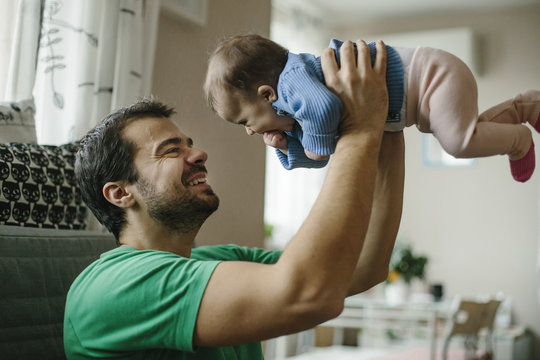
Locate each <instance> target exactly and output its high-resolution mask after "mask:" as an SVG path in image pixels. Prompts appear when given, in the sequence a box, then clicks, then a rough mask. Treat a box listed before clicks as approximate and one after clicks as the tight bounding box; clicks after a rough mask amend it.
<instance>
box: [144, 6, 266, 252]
mask: <svg viewBox="0 0 540 360" xmlns="http://www.w3.org/2000/svg"><path fill="white" fill-rule="evenodd" d="M269 29H270V0H264V1H249V0H228V1H218V0H209V1H208V13H207V25H206V26H203V27H198V26H195V25H189V24H186V23H183V22H179V21H176V20H173V19H171V18H169V17H167V16H163V14H162V15H161V16H160V24H159V34H158V40H157V50H156V58H155V66H154V81H153V92H154V94H155V95H157V96H158V97H159V98H160V99H161V100H163V101H165V102H166V103H168V104H171V105H174V106H175V107H176V109H177V111H178V114H177V116H176V120H177V122H178V124H179V125H180V127H181V129H182V130H183V131H184V133H186V134H188V135H189V136H191V137H192V138H193V139H194V142H195V146H197V147H199V148H201V149H204V150H205V151H206V152H207V153H208V155H209V159H208V162H207V168H208V178H209V182H210V184H211V185H212V187H213V188H214V190H215V191H216V193H217V194H218V195H219V197H220V199H221V204H220V208H219V210H218V211H217V212H216V213H215V214H213V215H212V216H211V217H210V218H209V220H208V221H207V222H206V224H205V225H204V226H203V228H202V230H201V232H200V233H199V236H198V237H197V245H202V244H218V243H236V244H240V245H250V246H262V244H263V239H264V231H263V202H264V160H265V147H264V145H263V143H262V140H261V139H260V138H259V137H256V136H253V137H248V136H246V134H245V131H243V129H241V128H240V127H238V126H233V125H231V124H228V123H225V122H224V121H222V120H219V119H218V118H217V117H216V116H215V115H214V114H213V113H212V112H211V111H210V110H209V109H208V107H207V106H206V103H205V101H204V99H203V93H202V83H203V80H204V76H205V72H206V63H207V59H208V54H209V53H210V52H211V51H212V50H213V49H214V47H215V45H216V44H217V42H218V40H219V39H221V38H223V37H224V36H230V35H234V34H237V33H245V32H257V33H260V34H261V35H266V36H268V33H269Z"/></svg>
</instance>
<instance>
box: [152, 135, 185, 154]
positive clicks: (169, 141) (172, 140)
mask: <svg viewBox="0 0 540 360" xmlns="http://www.w3.org/2000/svg"><path fill="white" fill-rule="evenodd" d="M181 142H182V139H181V138H179V137H173V138H169V139H167V140H163V141H162V142H161V143H160V144H159V145H158V147H157V149H156V153H159V152H161V150H163V148H164V147H166V146H168V145H171V144H175V145H176V144H180V143H181Z"/></svg>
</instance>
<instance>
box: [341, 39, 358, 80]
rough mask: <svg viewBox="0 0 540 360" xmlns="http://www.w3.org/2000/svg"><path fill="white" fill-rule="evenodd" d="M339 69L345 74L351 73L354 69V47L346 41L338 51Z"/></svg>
mask: <svg viewBox="0 0 540 360" xmlns="http://www.w3.org/2000/svg"><path fill="white" fill-rule="evenodd" d="M339 53H340V58H341V69H342V70H343V71H345V73H346V74H348V73H350V72H352V70H353V69H354V68H355V67H356V59H355V58H354V45H353V43H352V42H351V41H349V40H347V41H345V42H344V43H343V45H341V49H340V52H339Z"/></svg>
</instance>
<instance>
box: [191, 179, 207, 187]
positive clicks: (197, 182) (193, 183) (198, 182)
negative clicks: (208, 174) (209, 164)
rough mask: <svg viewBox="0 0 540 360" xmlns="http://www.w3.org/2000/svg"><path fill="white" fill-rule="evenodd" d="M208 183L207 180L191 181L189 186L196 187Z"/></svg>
mask: <svg viewBox="0 0 540 360" xmlns="http://www.w3.org/2000/svg"><path fill="white" fill-rule="evenodd" d="M205 182H206V178H200V179H195V180H193V181H190V182H189V184H188V185H189V186H195V185H197V184H201V183H205Z"/></svg>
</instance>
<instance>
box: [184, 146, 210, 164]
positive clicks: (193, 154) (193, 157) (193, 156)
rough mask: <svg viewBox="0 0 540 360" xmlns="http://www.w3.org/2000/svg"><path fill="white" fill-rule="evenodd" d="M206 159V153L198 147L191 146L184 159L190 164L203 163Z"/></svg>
mask: <svg viewBox="0 0 540 360" xmlns="http://www.w3.org/2000/svg"><path fill="white" fill-rule="evenodd" d="M206 160H208V154H207V153H206V152H204V151H202V150H200V149H196V148H191V149H190V152H189V156H188V157H187V158H186V161H187V162H189V163H191V164H198V165H204V164H205V163H206Z"/></svg>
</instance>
